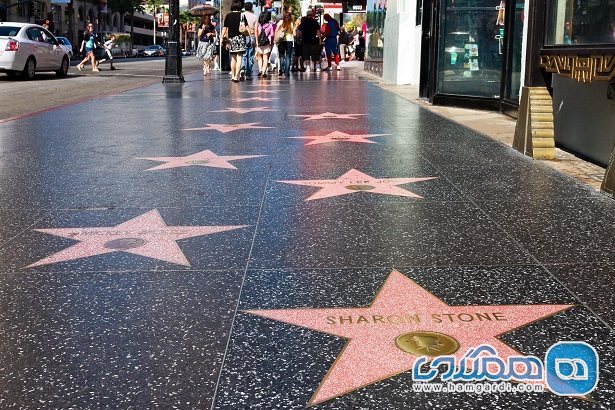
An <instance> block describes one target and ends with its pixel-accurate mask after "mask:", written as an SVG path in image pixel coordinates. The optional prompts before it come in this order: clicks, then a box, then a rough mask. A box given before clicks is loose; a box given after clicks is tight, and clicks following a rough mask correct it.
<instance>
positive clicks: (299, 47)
mask: <svg viewBox="0 0 615 410" xmlns="http://www.w3.org/2000/svg"><path fill="white" fill-rule="evenodd" d="M300 24H301V19H297V20H295V24H294V27H295V38H294V40H295V43H294V50H293V68H292V69H291V71H292V72H296V71H299V67H303V41H302V38H301V31H299V30H297V27H299V25H300Z"/></svg>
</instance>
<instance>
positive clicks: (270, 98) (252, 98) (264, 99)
mask: <svg viewBox="0 0 615 410" xmlns="http://www.w3.org/2000/svg"><path fill="white" fill-rule="evenodd" d="M273 100H279V98H278V97H249V98H235V99H234V100H233V101H237V102H245V101H273Z"/></svg>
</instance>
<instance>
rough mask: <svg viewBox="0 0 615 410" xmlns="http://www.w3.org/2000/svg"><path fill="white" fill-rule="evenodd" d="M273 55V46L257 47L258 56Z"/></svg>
mask: <svg viewBox="0 0 615 410" xmlns="http://www.w3.org/2000/svg"><path fill="white" fill-rule="evenodd" d="M269 53H271V44H267V45H266V46H256V54H269Z"/></svg>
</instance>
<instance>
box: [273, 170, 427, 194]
mask: <svg viewBox="0 0 615 410" xmlns="http://www.w3.org/2000/svg"><path fill="white" fill-rule="evenodd" d="M435 178H438V177H424V178H374V177H372V176H370V175H367V174H364V173H363V172H361V171H357V170H356V169H351V170H350V171H348V172H346V173H345V174H344V175H342V176H341V177H339V178H338V179H311V180H310V179H308V180H282V181H277V182H284V183H286V184H295V185H306V186H313V187H318V188H320V191H318V192H316V193H314V194H312V195H311V196H310V197H308V198H307V199H306V201H311V200H314V199H322V198H328V197H331V196H339V195H348V194H353V193H355V192H371V193H374V194H385V195H396V196H405V197H410V198H419V199H420V198H423V197H422V196H419V195H417V194H414V193H412V192H410V191H407V190H405V189H403V188H399V187H398V186H397V185H403V184H409V183H411V182H419V181H427V180H430V179H435Z"/></svg>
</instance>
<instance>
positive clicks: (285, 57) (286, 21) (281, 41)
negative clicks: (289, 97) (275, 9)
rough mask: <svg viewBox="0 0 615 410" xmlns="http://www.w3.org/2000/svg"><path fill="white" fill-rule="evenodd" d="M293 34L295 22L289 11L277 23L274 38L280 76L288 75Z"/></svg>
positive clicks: (291, 61) (291, 58) (291, 55)
mask: <svg viewBox="0 0 615 410" xmlns="http://www.w3.org/2000/svg"><path fill="white" fill-rule="evenodd" d="M294 36H295V24H294V23H293V16H292V14H290V13H286V14H285V15H284V17H283V19H282V22H281V23H279V24H278V27H277V29H276V32H275V36H274V38H275V39H276V44H277V45H278V52H279V53H280V61H281V67H282V68H281V70H280V77H282V78H285V77H290V67H291V65H292V63H293V46H294V44H293V43H294V42H293V40H294Z"/></svg>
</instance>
